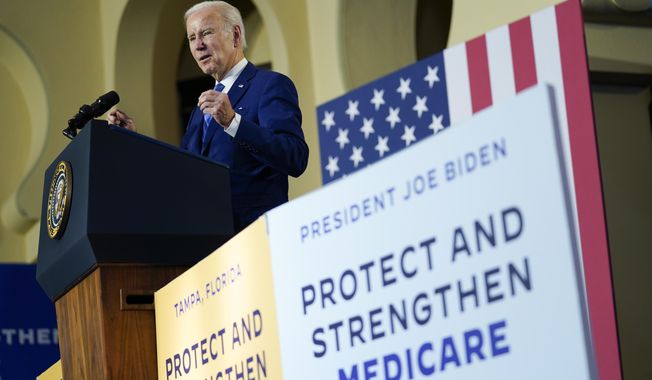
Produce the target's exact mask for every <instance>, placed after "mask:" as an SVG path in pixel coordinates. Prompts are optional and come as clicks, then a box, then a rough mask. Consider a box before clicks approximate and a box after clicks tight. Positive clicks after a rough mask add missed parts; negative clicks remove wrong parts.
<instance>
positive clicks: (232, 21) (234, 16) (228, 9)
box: [183, 1, 247, 49]
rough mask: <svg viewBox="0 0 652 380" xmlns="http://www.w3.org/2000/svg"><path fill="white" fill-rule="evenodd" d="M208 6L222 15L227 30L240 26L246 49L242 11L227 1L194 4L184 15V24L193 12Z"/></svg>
mask: <svg viewBox="0 0 652 380" xmlns="http://www.w3.org/2000/svg"><path fill="white" fill-rule="evenodd" d="M208 8H213V9H214V10H215V12H216V13H217V14H219V15H220V16H221V17H222V20H223V21H224V29H225V30H226V31H229V32H230V31H231V30H233V27H234V26H236V25H238V26H239V27H240V40H241V43H242V48H243V49H246V48H247V39H246V38H245V28H244V23H243V22H242V16H241V15H240V11H239V10H238V8H236V7H234V6H233V5H231V4H229V3H227V2H225V1H203V2H201V3H197V4H195V5H193V6H192V7H190V8H189V9H188V10H187V11H186V13H185V14H184V15H183V22H184V24H185V23H186V22H187V21H188V17H190V15H191V14H193V13H195V12H197V11H201V10H204V9H208Z"/></svg>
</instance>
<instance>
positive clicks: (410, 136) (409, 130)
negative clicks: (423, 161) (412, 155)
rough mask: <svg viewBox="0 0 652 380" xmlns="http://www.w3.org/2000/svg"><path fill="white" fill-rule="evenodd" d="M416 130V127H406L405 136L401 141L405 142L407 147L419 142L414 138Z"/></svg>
mask: <svg viewBox="0 0 652 380" xmlns="http://www.w3.org/2000/svg"><path fill="white" fill-rule="evenodd" d="M414 130H415V127H414V125H413V126H411V127H408V126H407V125H406V126H405V127H404V130H403V135H402V136H401V140H403V141H405V146H409V145H410V144H412V143H413V142H415V141H417V138H416V137H414Z"/></svg>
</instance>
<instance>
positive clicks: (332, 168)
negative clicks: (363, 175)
mask: <svg viewBox="0 0 652 380" xmlns="http://www.w3.org/2000/svg"><path fill="white" fill-rule="evenodd" d="M339 160H340V158H339V157H333V156H328V165H326V170H328V174H330V176H331V177H332V176H333V175H335V173H336V172H339V171H340V167H339V166H338V165H337V162H338V161H339Z"/></svg>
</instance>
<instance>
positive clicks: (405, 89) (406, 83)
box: [396, 78, 412, 100]
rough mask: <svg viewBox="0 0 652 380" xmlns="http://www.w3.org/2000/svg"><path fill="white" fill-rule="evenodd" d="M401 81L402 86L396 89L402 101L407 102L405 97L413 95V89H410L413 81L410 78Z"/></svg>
mask: <svg viewBox="0 0 652 380" xmlns="http://www.w3.org/2000/svg"><path fill="white" fill-rule="evenodd" d="M400 81H401V85H400V86H398V88H397V89H396V92H398V93H399V94H401V99H402V100H405V97H406V96H407V94H411V93H412V89H411V88H410V82H412V79H410V78H408V79H403V78H400Z"/></svg>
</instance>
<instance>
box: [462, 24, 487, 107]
mask: <svg viewBox="0 0 652 380" xmlns="http://www.w3.org/2000/svg"><path fill="white" fill-rule="evenodd" d="M466 58H467V62H468V67H469V86H470V87H471V108H472V110H473V113H476V112H478V111H480V110H483V109H485V108H487V107H489V106H490V105H491V103H492V99H491V80H490V78H489V58H488V56H487V39H486V38H485V36H484V35H483V36H480V37H477V38H474V39H472V40H470V41H468V42H467V43H466Z"/></svg>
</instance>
